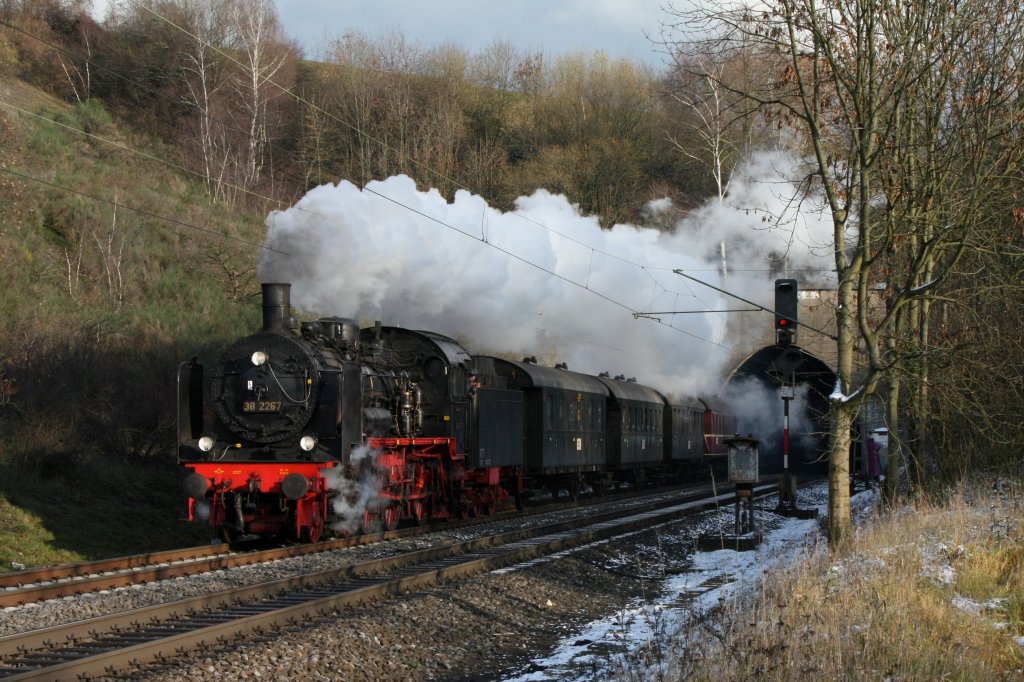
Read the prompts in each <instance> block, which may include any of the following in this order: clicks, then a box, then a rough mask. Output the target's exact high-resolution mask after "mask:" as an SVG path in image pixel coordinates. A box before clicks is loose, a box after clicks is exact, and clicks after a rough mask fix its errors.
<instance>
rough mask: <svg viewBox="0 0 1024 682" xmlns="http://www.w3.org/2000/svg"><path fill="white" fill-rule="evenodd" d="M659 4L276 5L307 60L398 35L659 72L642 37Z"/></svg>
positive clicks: (653, 31) (356, 0)
mask: <svg viewBox="0 0 1024 682" xmlns="http://www.w3.org/2000/svg"><path fill="white" fill-rule="evenodd" d="M664 4H665V2H664V0H516V1H515V2H481V1H480V0H435V1H433V2H424V1H423V0H376V1H374V2H367V1H366V0H275V5H276V6H277V13H278V17H279V18H280V20H281V23H282V24H283V25H284V30H285V33H286V34H287V35H288V36H289V37H290V38H293V39H294V40H296V41H297V42H298V43H299V44H300V45H301V46H302V47H303V49H304V50H305V51H306V56H307V57H316V56H317V53H318V50H319V48H320V47H322V46H323V45H324V43H325V40H326V39H329V38H333V37H337V36H340V35H343V34H344V33H346V32H349V31H359V32H362V33H365V34H367V35H368V36H371V37H373V36H379V35H381V34H382V33H385V32H388V31H392V30H394V29H397V30H400V31H401V32H402V33H403V34H404V35H405V37H406V38H407V39H409V40H410V41H413V42H420V43H422V44H423V46H424V47H436V46H438V45H441V44H442V43H446V42H449V43H452V44H454V45H457V46H459V47H462V48H463V49H465V50H466V51H467V52H470V53H476V52H479V51H480V50H482V49H483V48H485V47H487V46H488V45H490V44H492V43H493V42H495V41H509V42H511V43H513V44H514V45H515V46H516V47H518V48H519V49H520V50H521V51H523V52H524V53H532V52H536V51H543V52H544V54H545V56H552V57H553V56H557V55H561V54H565V53H568V52H574V51H577V50H583V51H584V52H586V53H591V52H593V51H595V50H603V51H605V52H606V53H607V54H608V55H609V56H610V57H612V58H616V59H629V60H630V61H635V62H638V63H647V64H650V65H651V66H653V67H655V68H658V67H659V66H660V64H661V56H660V55H659V54H658V53H657V52H656V45H654V44H653V43H652V42H651V41H650V40H648V39H647V38H646V37H645V31H646V33H647V34H648V35H650V36H651V37H653V38H657V37H658V36H659V33H660V29H661V23H660V22H662V21H664V20H665V18H666V15H665V13H664V10H663V9H662V7H663V5H664Z"/></svg>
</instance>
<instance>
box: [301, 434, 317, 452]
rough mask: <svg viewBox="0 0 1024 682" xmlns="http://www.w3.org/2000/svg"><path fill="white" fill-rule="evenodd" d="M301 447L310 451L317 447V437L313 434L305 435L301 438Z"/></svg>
mask: <svg viewBox="0 0 1024 682" xmlns="http://www.w3.org/2000/svg"><path fill="white" fill-rule="evenodd" d="M299 447H300V448H302V449H303V450H304V451H306V452H309V451H310V450H312V449H313V448H315V447H316V438H314V437H313V436H303V437H302V438H300V439H299Z"/></svg>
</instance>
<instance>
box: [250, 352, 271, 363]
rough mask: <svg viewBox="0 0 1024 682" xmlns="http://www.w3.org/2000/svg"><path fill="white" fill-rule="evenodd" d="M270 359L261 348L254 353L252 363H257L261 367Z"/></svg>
mask: <svg viewBox="0 0 1024 682" xmlns="http://www.w3.org/2000/svg"><path fill="white" fill-rule="evenodd" d="M269 359H270V358H269V357H267V354H266V353H264V352H263V351H261V350H258V351H256V352H255V353H253V354H252V364H254V365H256V366H257V367H259V366H260V365H265V364H267V360H269Z"/></svg>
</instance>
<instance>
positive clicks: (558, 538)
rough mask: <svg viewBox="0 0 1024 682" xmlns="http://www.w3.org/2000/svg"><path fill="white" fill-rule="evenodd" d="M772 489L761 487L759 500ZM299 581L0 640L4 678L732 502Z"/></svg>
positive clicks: (702, 502)
mask: <svg viewBox="0 0 1024 682" xmlns="http://www.w3.org/2000/svg"><path fill="white" fill-rule="evenodd" d="M774 490H775V487H774V486H769V485H766V486H763V487H762V488H760V491H761V493H762V494H768V493H770V492H773V491H774ZM660 497H661V498H662V499H660V500H659V501H652V502H650V503H648V504H641V505H639V506H634V507H632V508H627V509H617V510H615V511H604V512H598V513H593V514H586V515H582V516H580V517H578V518H574V519H568V520H564V521H560V522H558V523H553V524H551V523H549V524H547V525H537V526H535V527H533V528H526V529H518V530H514V531H508V532H502V533H497V534H484V535H481V536H480V537H476V538H473V539H470V540H466V541H461V542H453V543H450V544H446V545H442V546H437V547H430V548H427V549H421V550H417V551H412V552H405V553H402V554H398V555H395V556H390V557H386V558H380V559H374V560H371V561H365V562H362V563H358V564H353V565H348V566H344V567H340V568H335V569H330V570H325V571H320V572H318V573H312V574H306V575H296V576H292V577H289V578H284V579H279V580H274V581H271V582H265V583H261V584H258V585H251V586H247V587H241V588H236V589H230V590H224V591H221V592H217V593H214V594H206V595H202V596H198V597H194V598H190V599H182V600H179V601H175V602H170V603H165V604H159V605H156V606H152V607H147V608H141V609H135V610H132V611H128V612H122V613H116V614H111V615H108V616H100V617H96V618H92V619H90V620H86V621H81V622H76V623H70V624H67V625H59V626H53V627H49V628H45V629H41V630H35V631H31V632H27V633H23V634H17V635H11V636H7V637H3V638H0V678H4V679H9V680H61V679H78V678H80V677H83V676H97V675H103V674H110V673H111V672H112V671H119V670H120V671H123V670H125V669H127V668H130V667H132V666H133V665H136V664H138V663H146V662H159V661H164V660H167V659H169V658H173V656H174V654H175V652H178V651H182V650H189V649H193V648H197V647H201V646H209V645H213V644H215V643H217V642H224V641H230V640H233V639H235V638H239V637H244V636H246V635H248V634H250V633H253V632H266V631H267V630H271V629H273V628H278V627H289V626H294V625H295V624H296V623H299V622H302V621H303V620H305V619H311V618H318V617H322V616H323V615H325V614H329V613H331V612H333V611H336V610H338V609H342V608H344V607H346V606H348V605H352V604H358V603H364V602H368V601H373V600H378V599H381V598H385V597H387V596H389V595H394V594H399V593H403V592H406V591H412V590H421V589H424V588H426V587H429V586H432V585H436V584H438V583H439V582H443V581H448V580H454V579H459V578H463V577H466V576H470V575H474V574H478V573H480V572H484V571H488V570H494V569H496V568H500V567H505V566H509V565H512V564H516V563H519V562H522V561H527V560H530V559H534V558H537V557H539V556H543V555H547V554H551V553H554V552H559V551H562V550H566V549H570V548H572V547H578V546H580V545H584V544H588V543H591V542H595V541H598V540H602V539H606V538H610V537H613V536H616V535H621V534H625V533H630V532H633V531H636V530H639V529H643V528H647V527H649V526H652V525H655V524H659V523H664V522H668V521H671V520H673V519H676V518H679V517H682V516H686V515H689V514H693V513H696V512H698V511H701V510H704V509H707V508H708V507H711V506H714V505H716V504H728V503H730V502H731V501H732V499H733V498H732V493H731V492H730V493H729V494H723V495H718V496H709V495H707V494H703V495H690V496H688V497H685V496H680V497H679V498H678V499H676V500H675V501H673V502H672V503H671V504H669V503H667V502H666V501H665V500H664V496H660Z"/></svg>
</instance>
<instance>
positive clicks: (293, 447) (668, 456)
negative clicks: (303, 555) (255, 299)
mask: <svg viewBox="0 0 1024 682" xmlns="http://www.w3.org/2000/svg"><path fill="white" fill-rule="evenodd" d="M289 292H290V285H289V284H264V285H263V329H262V331H260V332H258V333H256V334H253V335H251V336H247V337H245V338H243V339H241V340H240V341H238V342H237V343H235V344H234V345H233V346H231V347H230V348H229V349H228V350H227V351H226V352H225V353H224V355H223V356H222V358H221V359H220V362H219V364H218V366H217V367H216V368H214V369H213V370H212V371H210V372H209V376H206V375H205V373H204V370H203V367H202V366H201V365H200V364H198V363H197V362H196V361H194V360H193V361H191V362H186V363H184V364H183V365H182V366H181V368H180V370H179V375H178V459H179V461H180V462H181V464H182V465H183V466H184V467H185V468H186V469H188V470H190V473H189V474H188V476H187V477H186V480H185V490H186V492H187V494H188V497H189V518H190V519H199V520H208V522H209V523H210V525H211V526H212V527H213V528H214V530H215V532H216V533H217V535H219V536H221V537H223V538H224V539H226V540H228V541H229V542H237V541H241V540H246V539H250V538H266V537H280V538H284V539H292V540H300V541H311V542H315V541H317V540H318V539H320V538H321V537H322V536H323V534H324V532H325V531H326V530H327V529H328V528H334V529H338V528H341V526H342V525H343V521H344V520H346V519H347V520H352V515H353V510H355V512H354V513H355V514H356V515H357V516H356V517H355V523H354V524H353V525H349V526H346V530H352V531H357V530H359V529H362V530H368V529H376V528H388V529H391V528H394V527H396V526H397V525H398V524H399V522H400V521H402V520H404V519H405V520H410V521H413V522H416V523H424V522H426V521H428V520H429V519H446V518H450V517H453V516H460V517H471V516H474V515H477V514H481V513H484V514H487V513H493V512H494V511H495V510H496V509H498V508H499V507H501V506H504V505H508V504H511V502H512V501H521V500H522V498H523V496H524V493H525V492H526V491H527V489H528V486H529V489H531V490H532V489H534V488H537V487H546V488H554V489H567V490H570V491H573V492H578V491H579V490H580V489H581V487H583V486H591V487H594V488H597V489H603V488H607V487H609V486H612V485H616V484H618V483H621V482H622V481H632V482H633V483H639V482H641V481H644V480H645V479H647V478H648V477H651V476H652V475H657V476H664V475H667V474H669V473H671V474H676V475H678V474H684V473H688V474H690V475H695V474H697V473H698V472H701V471H704V470H706V469H707V467H708V466H709V464H711V465H713V466H722V465H721V461H722V460H723V459H724V455H725V447H724V445H723V444H722V439H723V438H727V437H728V436H729V435H731V434H733V433H734V431H735V426H736V424H735V417H734V416H733V415H731V414H730V413H729V412H728V410H727V409H725V407H724V406H723V405H721V404H718V403H716V402H715V401H713V400H712V399H709V398H687V399H668V398H666V397H665V395H663V394H662V393H659V392H657V391H655V390H654V389H652V388H649V387H646V386H642V385H640V384H638V383H636V382H635V381H634V380H627V379H625V377H617V378H614V379H613V378H611V377H609V376H607V375H602V376H598V377H594V376H589V375H586V374H580V373H577V372H571V371H569V370H568V369H567V368H565V367H564V366H562V367H556V368H550V367H541V366H539V365H537V364H536V363H535V362H532V361H530V360H525V361H523V362H512V361H509V360H503V359H500V358H496V357H488V356H475V357H474V356H471V355H470V354H469V353H467V352H466V351H465V350H464V349H463V348H462V347H461V346H460V345H459V344H458V343H457V342H455V341H454V340H452V339H450V338H448V337H445V336H442V335H440V334H435V333H431V332H425V331H413V330H409V329H402V328H399V327H385V326H381V325H380V324H379V323H378V324H377V325H376V326H374V327H371V328H367V329H359V327H358V325H357V324H356V323H355V322H354V321H352V320H350V319H346V318H337V317H326V318H322V319H319V320H315V321H310V322H305V323H303V324H302V325H301V327H299V329H298V331H296V330H295V327H296V324H295V323H294V322H293V320H292V317H291V307H290V302H289Z"/></svg>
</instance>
